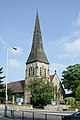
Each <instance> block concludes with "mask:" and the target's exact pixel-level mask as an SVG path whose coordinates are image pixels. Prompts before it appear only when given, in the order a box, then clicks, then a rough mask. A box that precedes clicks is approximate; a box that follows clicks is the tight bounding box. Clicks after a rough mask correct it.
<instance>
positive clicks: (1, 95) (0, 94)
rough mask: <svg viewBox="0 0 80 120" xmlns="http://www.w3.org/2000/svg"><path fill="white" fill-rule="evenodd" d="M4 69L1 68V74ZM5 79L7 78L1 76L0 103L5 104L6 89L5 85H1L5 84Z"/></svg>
mask: <svg viewBox="0 0 80 120" xmlns="http://www.w3.org/2000/svg"><path fill="white" fill-rule="evenodd" d="M2 70H3V67H1V68H0V74H2V73H3V71H2ZM4 78H5V76H3V77H2V76H0V101H1V102H3V101H4V99H5V98H4V95H5V90H4V87H3V85H2V84H1V83H2V82H3V79H4Z"/></svg>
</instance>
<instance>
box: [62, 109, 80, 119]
mask: <svg viewBox="0 0 80 120" xmlns="http://www.w3.org/2000/svg"><path fill="white" fill-rule="evenodd" d="M62 120H80V111H77V112H75V113H73V114H71V115H65V116H62Z"/></svg>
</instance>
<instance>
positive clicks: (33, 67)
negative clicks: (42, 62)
mask: <svg viewBox="0 0 80 120" xmlns="http://www.w3.org/2000/svg"><path fill="white" fill-rule="evenodd" d="M33 75H34V67H33Z"/></svg>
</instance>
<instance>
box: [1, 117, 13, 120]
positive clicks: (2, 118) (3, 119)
mask: <svg viewBox="0 0 80 120" xmlns="http://www.w3.org/2000/svg"><path fill="white" fill-rule="evenodd" d="M0 120H12V119H10V118H6V117H2V116H0Z"/></svg>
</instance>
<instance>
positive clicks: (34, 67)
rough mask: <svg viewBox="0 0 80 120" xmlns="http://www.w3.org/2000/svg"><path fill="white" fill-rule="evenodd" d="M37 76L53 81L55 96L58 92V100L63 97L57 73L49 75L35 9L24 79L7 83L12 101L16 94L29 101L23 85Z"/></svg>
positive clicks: (28, 95) (28, 94)
mask: <svg viewBox="0 0 80 120" xmlns="http://www.w3.org/2000/svg"><path fill="white" fill-rule="evenodd" d="M38 77H39V78H41V77H45V78H46V79H48V80H49V81H50V82H53V85H54V86H55V87H56V93H55V94H56V95H57V96H58V94H59V95H60V96H59V99H60V100H61V99H63V96H64V92H63V91H64V90H63V89H62V85H61V82H60V80H59V78H58V75H57V74H56V73H55V74H54V75H50V72H49V62H48V59H47V57H46V54H45V51H44V48H43V42H42V35H41V29H40V23H39V16H38V11H37V12H36V21H35V27H34V34H33V41H32V48H31V52H30V54H29V57H28V59H27V61H26V75H25V80H23V81H16V82H11V83H9V84H8V88H11V89H13V90H14V93H13V103H14V98H15V96H16V94H19V95H20V97H23V98H24V102H25V103H29V102H30V93H29V92H28V91H27V90H24V86H25V85H26V84H27V82H28V81H29V80H31V79H34V78H38ZM56 95H55V96H54V99H56V100H57V99H58V97H57V98H56Z"/></svg>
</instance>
